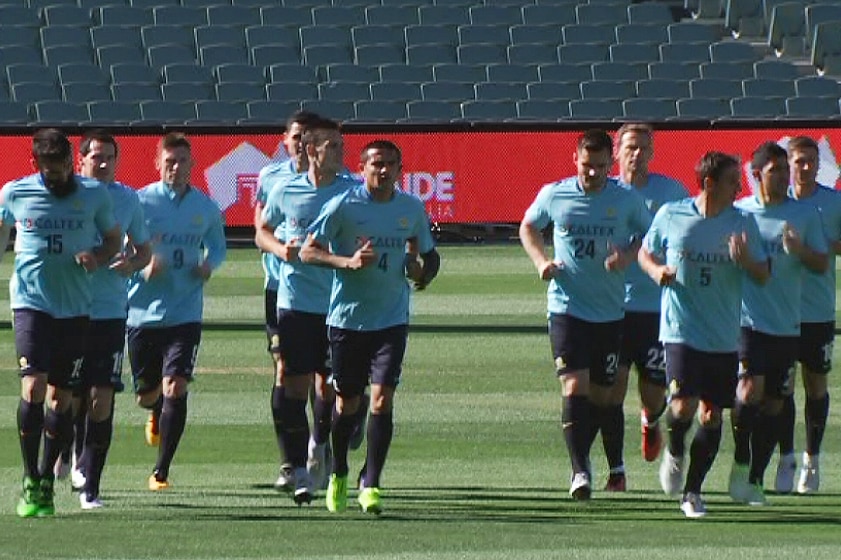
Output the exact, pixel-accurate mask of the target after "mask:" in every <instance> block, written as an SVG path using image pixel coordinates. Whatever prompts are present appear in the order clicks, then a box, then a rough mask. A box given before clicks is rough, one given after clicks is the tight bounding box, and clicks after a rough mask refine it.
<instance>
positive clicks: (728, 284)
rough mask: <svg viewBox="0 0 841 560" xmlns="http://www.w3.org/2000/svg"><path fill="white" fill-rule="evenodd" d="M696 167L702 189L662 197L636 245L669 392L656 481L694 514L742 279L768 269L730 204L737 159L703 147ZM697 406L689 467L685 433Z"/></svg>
mask: <svg viewBox="0 0 841 560" xmlns="http://www.w3.org/2000/svg"><path fill="white" fill-rule="evenodd" d="M695 171H696V175H697V177H698V186H699V188H700V193H699V194H698V195H697V196H695V197H694V198H687V199H684V200H680V201H676V202H668V203H666V204H665V205H664V206H662V207H661V208H660V210H658V211H657V214H655V216H654V221H653V222H652V224H651V228H650V229H649V230H648V233H647V234H646V235H645V238H644V239H643V244H642V247H641V248H640V251H639V264H640V267H641V268H642V269H643V271H644V272H645V273H646V274H648V275H649V276H650V277H651V278H652V279H653V280H654V283H655V284H657V285H659V286H662V287H663V291H662V300H661V310H660V340H661V342H663V344H664V348H665V351H666V379H667V381H668V383H669V391H670V401H669V409H668V410H667V411H666V424H667V426H668V436H669V441H668V446H667V448H666V450H665V451H664V453H663V461H662V463H661V465H660V485H661V486H662V488H663V491H664V492H665V493H666V494H670V495H674V494H678V493H679V492H680V491H681V487H682V488H683V498H682V500H681V504H680V509H681V511H683V513H684V514H685V515H686V516H687V517H690V518H697V517H702V516H704V515H705V514H706V506H705V504H704V501H703V499H702V498H701V486H702V484H703V482H704V478H705V477H706V474H707V472H709V470H710V467H712V464H713V461H714V460H715V456H716V454H717V453H718V448H719V445H720V443H721V411H722V409H723V408H725V407H729V406H731V405H732V403H733V397H734V395H735V392H736V381H737V373H738V354H737V350H738V340H739V312H740V308H741V299H742V283H743V279H744V277H745V275H747V279H744V281H750V282H756V283H758V284H763V283H765V282H766V281H767V279H768V277H769V275H770V271H769V268H768V262H767V256H766V254H765V251H764V249H763V247H762V241H761V239H760V236H759V230H758V228H757V226H756V221H755V220H754V219H753V218H752V217H751V216H750V215H747V214H745V213H743V212H740V211H738V210H736V209H735V208H734V207H733V202H734V200H735V198H736V194H737V193H738V192H739V190H740V188H741V186H740V172H739V161H738V160H737V159H736V158H734V157H733V156H730V155H727V154H723V153H721V152H707V153H706V154H704V156H703V157H702V158H701V160H700V161H699V162H698V164H697V166H696V169H695ZM699 408H700V416H699V421H700V426H699V428H698V430H697V431H696V432H695V436H694V439H693V440H692V446H691V448H690V452H689V468H688V471H687V470H686V469H685V468H684V466H685V460H684V454H685V441H684V440H685V438H686V433H687V432H688V431H689V429H690V427H691V426H692V418H693V415H694V414H695V412H696V411H698V410H699ZM684 472H686V481H685V483H684Z"/></svg>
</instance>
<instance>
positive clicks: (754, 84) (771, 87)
mask: <svg viewBox="0 0 841 560" xmlns="http://www.w3.org/2000/svg"><path fill="white" fill-rule="evenodd" d="M742 92H743V94H744V96H745V97H782V98H786V97H794V96H795V95H797V92H796V91H795V89H794V82H793V81H790V80H775V79H772V78H753V79H749V80H742Z"/></svg>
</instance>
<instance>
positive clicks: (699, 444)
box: [683, 424, 721, 494]
mask: <svg viewBox="0 0 841 560" xmlns="http://www.w3.org/2000/svg"><path fill="white" fill-rule="evenodd" d="M719 445H721V424H719V425H718V426H701V427H699V428H698V431H696V432H695V437H694V438H692V445H691V446H690V448H689V468H688V469H687V471H686V485H685V486H684V489H683V491H684V492H694V493H696V494H700V493H701V485H702V484H704V478H706V476H707V473H708V472H709V471H710V468H712V466H713V461H715V456H716V455H717V454H718V447H719Z"/></svg>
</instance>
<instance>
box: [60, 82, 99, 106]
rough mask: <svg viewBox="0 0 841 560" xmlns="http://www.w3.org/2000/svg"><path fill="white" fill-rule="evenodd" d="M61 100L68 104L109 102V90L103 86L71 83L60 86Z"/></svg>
mask: <svg viewBox="0 0 841 560" xmlns="http://www.w3.org/2000/svg"><path fill="white" fill-rule="evenodd" d="M61 98H62V100H63V101H66V102H68V103H82V104H84V103H87V102H88V101H110V100H111V89H110V88H109V87H108V86H107V85H105V84H95V83H85V82H73V83H69V84H62V85H61Z"/></svg>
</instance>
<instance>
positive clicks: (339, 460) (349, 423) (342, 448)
mask: <svg viewBox="0 0 841 560" xmlns="http://www.w3.org/2000/svg"><path fill="white" fill-rule="evenodd" d="M353 426H354V415H353V414H342V415H340V414H339V413H338V412H336V410H335V409H333V430H332V434H331V435H332V438H331V441H332V443H333V472H334V473H335V474H336V475H337V476H347V474H348V471H349V470H350V467H349V466H348V462H347V456H348V448H349V447H350V434H351V433H352V432H353Z"/></svg>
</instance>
